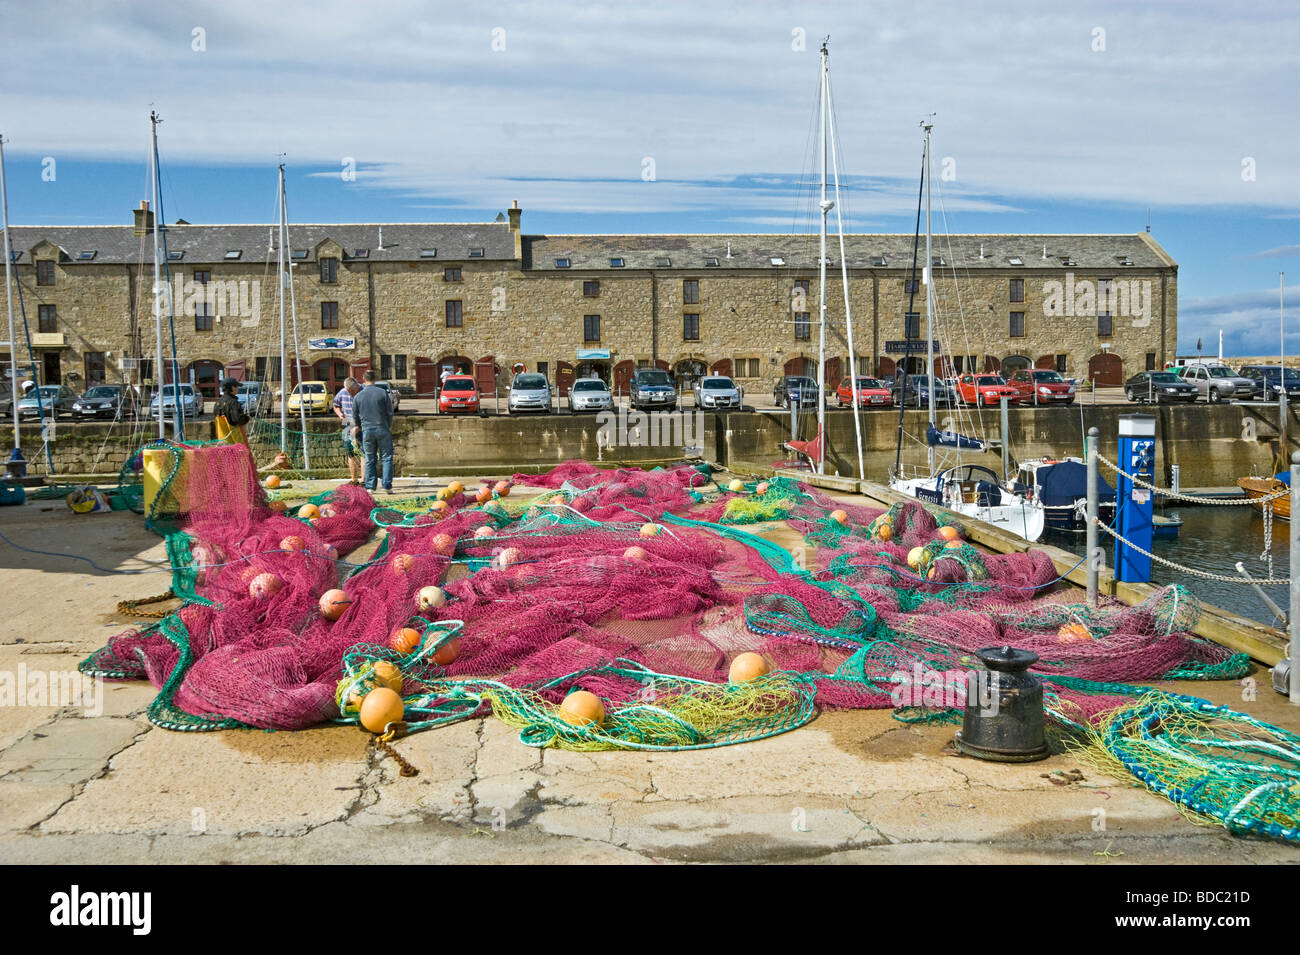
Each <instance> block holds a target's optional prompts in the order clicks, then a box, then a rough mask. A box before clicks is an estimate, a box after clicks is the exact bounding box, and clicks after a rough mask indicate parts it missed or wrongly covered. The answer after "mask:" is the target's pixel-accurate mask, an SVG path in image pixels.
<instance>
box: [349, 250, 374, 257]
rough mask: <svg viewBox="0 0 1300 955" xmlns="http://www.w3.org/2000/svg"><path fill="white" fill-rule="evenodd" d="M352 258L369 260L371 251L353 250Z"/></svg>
mask: <svg viewBox="0 0 1300 955" xmlns="http://www.w3.org/2000/svg"><path fill="white" fill-rule="evenodd" d="M352 258H354V259H368V258H370V250H369V249H353V250H352Z"/></svg>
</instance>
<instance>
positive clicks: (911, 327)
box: [903, 312, 921, 338]
mask: <svg viewBox="0 0 1300 955" xmlns="http://www.w3.org/2000/svg"><path fill="white" fill-rule="evenodd" d="M903 337H904V338H920V337H921V313H920V312H908V313H907V314H906V315H904V316H903Z"/></svg>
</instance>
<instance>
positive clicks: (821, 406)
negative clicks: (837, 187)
mask: <svg viewBox="0 0 1300 955" xmlns="http://www.w3.org/2000/svg"><path fill="white" fill-rule="evenodd" d="M829 56H830V53H829V51H828V50H827V49H826V44H825V43H823V44H822V77H821V112H822V121H821V140H822V198H821V213H822V217H821V245H820V251H819V253H818V256H817V275H818V279H819V284H820V291H819V294H818V297H817V308H818V318H819V321H818V323H817V329H818V335H817V382H816V384H817V388H816V394H817V434H818V437H819V439H820V440H819V442H818V445H817V473H818V474H823V473H825V471H826V396H825V395H824V394H822V389H823V388H824V387H825V385H826V213H828V212H829V211H830V204H829V203H828V202H827V201H826V155H827V151H828V150H827V142H826V141H827V137H826V70H827V59H828V57H829Z"/></svg>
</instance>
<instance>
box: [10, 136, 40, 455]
mask: <svg viewBox="0 0 1300 955" xmlns="http://www.w3.org/2000/svg"><path fill="white" fill-rule="evenodd" d="M0 214H2V215H3V217H4V244H5V249H4V256H5V305H6V306H7V307H8V309H9V397H10V398H11V399H13V412H14V450H15V451H17V450H19V449H20V448H21V447H22V436H21V435H20V434H19V431H18V423H19V422H18V397H19V395H18V344H17V340H16V339H15V337H14V335H15V332H14V289H13V268H14V256H13V250H12V249H11V248H10V245H9V195H8V193H7V192H6V191H5V141H4V137H3V136H0ZM38 394H39V392H38Z"/></svg>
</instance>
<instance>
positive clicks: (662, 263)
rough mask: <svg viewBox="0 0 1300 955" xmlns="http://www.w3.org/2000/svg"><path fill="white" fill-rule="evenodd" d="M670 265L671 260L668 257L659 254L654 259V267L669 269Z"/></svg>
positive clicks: (671, 264)
mask: <svg viewBox="0 0 1300 955" xmlns="http://www.w3.org/2000/svg"><path fill="white" fill-rule="evenodd" d="M672 267H673V260H672V259H670V258H668V257H667V256H660V257H659V258H657V259H655V268H657V269H671V268H672Z"/></svg>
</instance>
